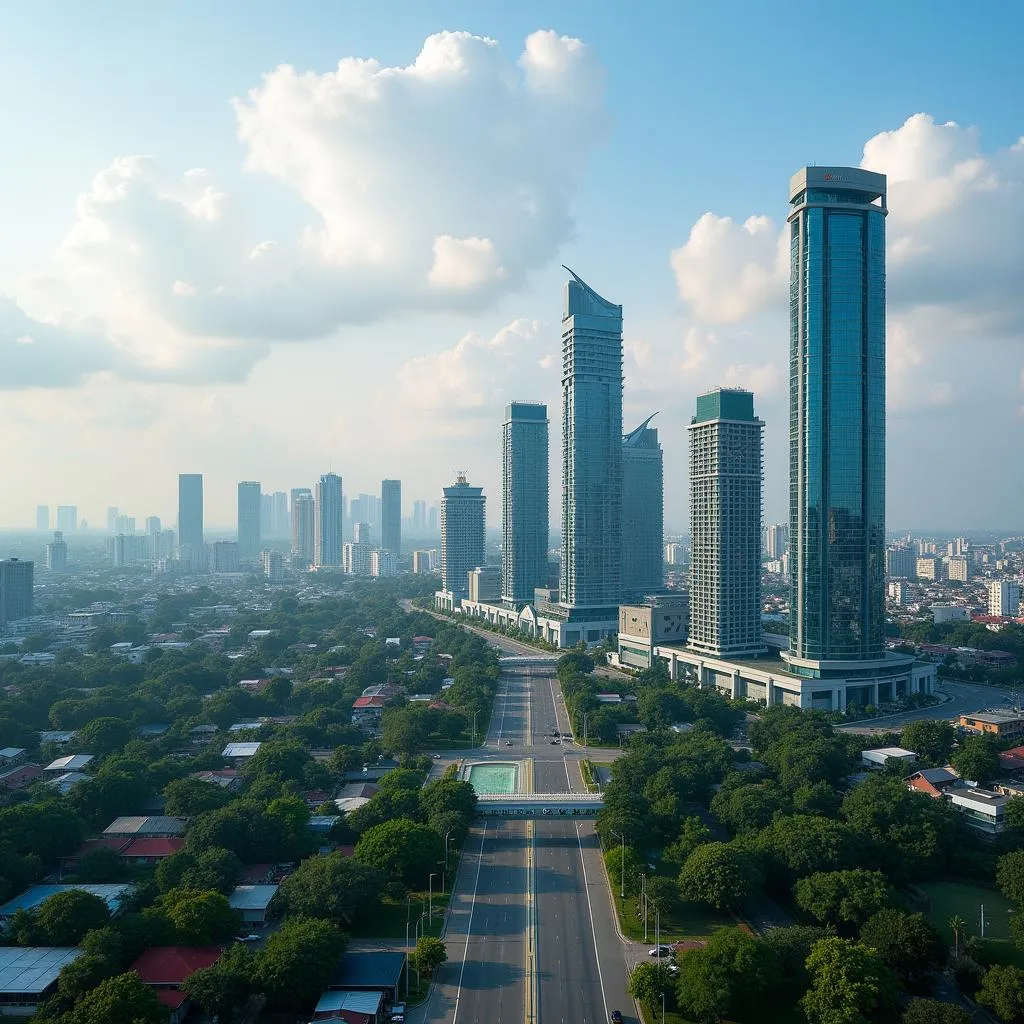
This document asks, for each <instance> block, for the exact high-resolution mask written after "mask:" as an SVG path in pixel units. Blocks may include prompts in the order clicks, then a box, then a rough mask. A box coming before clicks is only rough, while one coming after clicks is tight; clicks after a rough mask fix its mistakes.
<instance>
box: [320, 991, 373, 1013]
mask: <svg viewBox="0 0 1024 1024" xmlns="http://www.w3.org/2000/svg"><path fill="white" fill-rule="evenodd" d="M383 1001H384V993H383V992H352V991H349V990H344V991H339V992H325V993H324V994H323V995H322V996H321V997H320V1002H319V1003H317V1004H316V1009H315V1010H314V1011H313V1013H314V1015H315V1014H318V1013H340V1012H341V1011H342V1010H351V1011H352V1012H353V1013H366V1014H369V1015H370V1016H373V1014H375V1013H376V1012H377V1011H378V1010H379V1009H380V1004H381V1003H382V1002H383Z"/></svg>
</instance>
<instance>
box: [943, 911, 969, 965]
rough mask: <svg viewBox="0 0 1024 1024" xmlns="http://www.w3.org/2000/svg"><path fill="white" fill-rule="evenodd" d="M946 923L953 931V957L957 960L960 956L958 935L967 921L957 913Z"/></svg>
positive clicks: (965, 926) (963, 929)
mask: <svg viewBox="0 0 1024 1024" xmlns="http://www.w3.org/2000/svg"><path fill="white" fill-rule="evenodd" d="M946 924H947V925H948V926H949V928H950V930H951V931H952V932H953V959H954V960H958V959H959V958H960V935H961V933H962V932H964V931H965V930H966V928H967V922H966V921H965V920H964V919H963V918H962V917H961V916H960V915H959V914H954V915H953V916H952V917H951V918H950V919H949V920H948V921H947V922H946Z"/></svg>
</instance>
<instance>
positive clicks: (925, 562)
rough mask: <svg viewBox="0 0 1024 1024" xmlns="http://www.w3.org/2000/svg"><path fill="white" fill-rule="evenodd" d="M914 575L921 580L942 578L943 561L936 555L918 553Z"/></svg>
mask: <svg viewBox="0 0 1024 1024" xmlns="http://www.w3.org/2000/svg"><path fill="white" fill-rule="evenodd" d="M914 575H915V576H916V577H917V578H918V579H919V580H940V579H942V563H941V562H940V561H939V560H938V559H937V558H936V557H935V556H934V555H918V557H917V558H916V559H915V561H914Z"/></svg>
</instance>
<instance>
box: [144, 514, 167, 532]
mask: <svg viewBox="0 0 1024 1024" xmlns="http://www.w3.org/2000/svg"><path fill="white" fill-rule="evenodd" d="M162 529H163V524H162V523H161V522H160V517H159V516H146V535H147V536H148V537H155V536H156V535H157V534H158V533H159V532H160V531H161V530H162Z"/></svg>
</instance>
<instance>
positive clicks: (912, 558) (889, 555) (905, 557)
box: [885, 544, 917, 580]
mask: <svg viewBox="0 0 1024 1024" xmlns="http://www.w3.org/2000/svg"><path fill="white" fill-rule="evenodd" d="M885 575H886V576H888V577H889V579H905V580H909V579H913V577H914V576H916V575H917V555H916V553H915V551H914V549H913V548H912V547H910V546H909V545H908V544H896V545H894V546H893V547H890V548H886V549H885Z"/></svg>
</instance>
